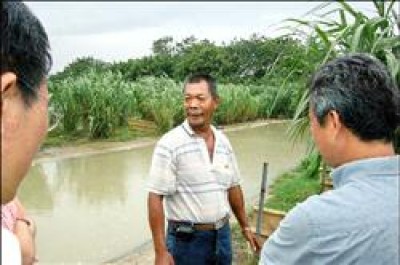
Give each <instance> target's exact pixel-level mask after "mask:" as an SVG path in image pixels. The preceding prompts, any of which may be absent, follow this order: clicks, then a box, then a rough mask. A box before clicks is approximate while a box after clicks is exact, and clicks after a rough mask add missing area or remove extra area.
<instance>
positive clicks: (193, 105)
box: [187, 98, 199, 108]
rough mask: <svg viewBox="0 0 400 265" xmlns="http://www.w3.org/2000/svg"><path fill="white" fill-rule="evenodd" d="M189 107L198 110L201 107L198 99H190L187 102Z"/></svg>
mask: <svg viewBox="0 0 400 265" xmlns="http://www.w3.org/2000/svg"><path fill="white" fill-rule="evenodd" d="M187 106H188V107H189V108H198V107H199V101H198V100H197V99H196V98H192V99H188V100H187Z"/></svg>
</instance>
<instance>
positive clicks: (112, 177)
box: [18, 123, 306, 264]
mask: <svg viewBox="0 0 400 265" xmlns="http://www.w3.org/2000/svg"><path fill="white" fill-rule="evenodd" d="M287 127H288V124H287V123H275V124H269V125H264V126H260V127H256V128H246V129H242V130H236V131H230V132H227V135H228V137H229V139H230V140H231V143H232V146H233V148H234V150H235V153H236V156H237V160H238V163H239V167H240V170H241V173H242V179H243V183H242V187H243V190H244V194H245V198H246V202H247V203H249V202H250V201H252V202H254V200H255V199H256V198H257V196H258V195H259V190H260V185H261V176H262V164H263V162H264V161H265V162H268V163H269V171H268V182H269V183H271V181H272V180H273V178H274V177H276V176H277V175H278V174H279V173H281V172H283V171H285V170H287V169H289V168H291V167H293V166H295V165H296V164H297V163H298V162H299V161H300V159H301V158H302V157H303V154H305V150H306V146H305V143H304V142H300V143H298V144H296V145H293V144H292V143H291V142H290V141H289V140H288V137H287V135H286V134H285V132H286V129H287ZM153 148H154V144H150V145H147V146H145V147H140V148H135V149H131V150H127V151H118V152H110V153H105V154H97V155H90V156H82V157H77V158H68V159H47V160H46V161H42V162H38V163H35V165H34V166H32V168H31V169H30V172H29V176H28V177H27V178H26V179H25V180H24V182H23V184H22V186H21V189H20V191H19V194H18V196H19V197H20V200H21V201H22V203H23V204H24V205H25V207H26V209H27V212H28V214H29V215H30V216H31V217H32V218H33V219H34V220H35V221H36V224H37V237H36V243H37V250H38V257H39V260H40V264H46V263H47V264H48V263H60V262H64V263H77V262H82V263H101V262H105V261H108V260H111V259H113V258H115V257H119V256H122V255H124V254H125V253H128V252H132V250H133V249H135V248H138V247H140V246H141V245H143V244H145V243H147V242H149V240H151V234H150V229H149V227H148V223H147V208H146V206H147V192H146V190H145V181H146V178H147V174H148V171H149V167H150V162H151V156H152V152H153ZM248 207H250V205H248Z"/></svg>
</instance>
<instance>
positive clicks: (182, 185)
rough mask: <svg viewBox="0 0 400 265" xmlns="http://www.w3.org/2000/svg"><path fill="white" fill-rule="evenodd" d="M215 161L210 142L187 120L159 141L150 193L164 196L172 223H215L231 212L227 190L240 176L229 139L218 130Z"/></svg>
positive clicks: (215, 134)
mask: <svg viewBox="0 0 400 265" xmlns="http://www.w3.org/2000/svg"><path fill="white" fill-rule="evenodd" d="M211 129H212V131H213V133H214V139H215V145H214V154H213V161H211V160H210V157H209V154H208V150H207V146H206V142H205V141H204V139H203V138H202V137H201V136H199V135H196V134H195V133H194V132H193V130H192V129H191V127H190V126H189V124H188V122H187V120H185V121H184V122H183V123H182V124H181V125H179V126H177V127H175V128H174V129H172V130H171V131H169V132H168V133H166V134H165V135H163V137H161V139H160V140H159V141H158V142H157V144H156V146H155V149H154V153H153V158H152V163H151V168H150V176H149V180H148V183H147V184H148V185H147V187H148V191H149V192H153V193H156V194H160V195H164V201H165V210H166V217H167V219H169V220H178V221H191V222H194V223H209V222H215V221H217V220H219V219H221V218H223V217H224V216H226V215H227V214H228V213H229V212H230V207H229V202H228V196H227V190H228V189H229V188H231V187H233V186H237V185H239V184H240V173H239V168H238V165H237V162H236V158H235V155H234V153H233V150H232V146H231V144H230V142H229V140H228V138H227V137H226V136H225V135H224V134H223V133H222V132H221V131H220V130H217V129H216V128H215V127H213V126H211Z"/></svg>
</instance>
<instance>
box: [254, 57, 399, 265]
mask: <svg viewBox="0 0 400 265" xmlns="http://www.w3.org/2000/svg"><path fill="white" fill-rule="evenodd" d="M399 101H400V99H399V90H398V88H397V87H396V83H395V82H394V80H393V79H392V78H391V76H390V74H389V72H388V70H387V69H386V67H385V66H384V65H383V64H382V63H380V62H379V61H378V60H376V59H375V58H372V57H370V56H369V55H366V54H351V55H347V56H343V57H341V58H338V59H335V60H333V61H331V62H329V63H327V64H325V65H324V66H322V67H321V68H320V69H319V70H318V71H317V72H316V73H315V75H314V77H313V79H312V80H311V85H310V108H309V117H310V123H311V125H310V126H311V134H312V136H313V138H314V141H315V144H316V146H317V148H318V150H319V151H320V153H321V155H322V157H323V159H324V160H325V162H326V163H327V164H328V165H330V166H331V167H332V168H333V172H332V177H333V182H334V188H335V189H334V190H332V191H329V192H326V193H324V194H322V195H315V196H312V197H310V198H309V199H307V200H306V201H305V202H303V203H301V204H299V205H298V206H296V207H295V208H294V209H292V210H291V211H290V212H289V213H288V215H287V216H286V218H285V219H284V220H283V221H282V222H281V224H280V226H279V228H278V229H277V230H276V231H275V233H273V234H272V235H271V237H270V238H269V240H268V241H267V242H266V243H265V244H264V246H263V249H262V253H261V259H260V264H268V265H273V264H284V265H290V264H306V265H312V264H335V265H337V264H341V265H342V264H360V265H361V264H362V265H365V264H374V265H377V264H390V265H393V264H399V171H400V169H399V168H400V157H399V156H398V155H395V152H394V148H393V139H394V133H395V130H396V128H397V127H398V125H399V124H400V114H399V111H400V104H399Z"/></svg>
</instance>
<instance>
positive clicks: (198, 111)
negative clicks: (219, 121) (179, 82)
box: [184, 81, 218, 130]
mask: <svg viewBox="0 0 400 265" xmlns="http://www.w3.org/2000/svg"><path fill="white" fill-rule="evenodd" d="M217 105H218V102H217V100H216V99H215V98H213V97H212V95H211V93H210V91H209V89H208V84H207V82H206V81H200V82H198V83H188V84H186V87H185V91H184V107H185V112H186V118H187V120H188V122H189V125H190V126H191V127H192V129H193V130H196V129H202V128H206V127H207V126H209V125H210V123H211V118H212V115H213V113H214V111H215V109H216V108H217Z"/></svg>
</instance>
